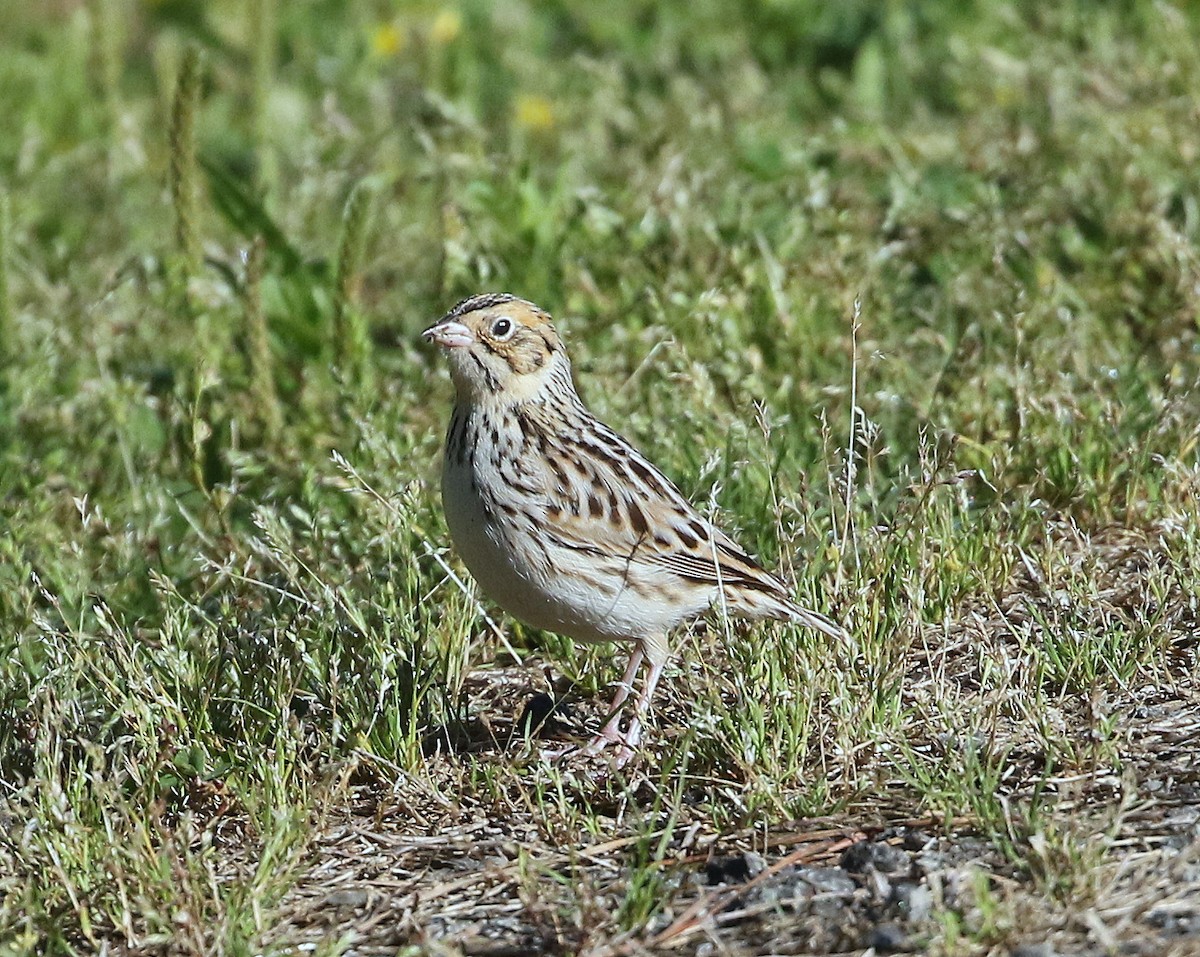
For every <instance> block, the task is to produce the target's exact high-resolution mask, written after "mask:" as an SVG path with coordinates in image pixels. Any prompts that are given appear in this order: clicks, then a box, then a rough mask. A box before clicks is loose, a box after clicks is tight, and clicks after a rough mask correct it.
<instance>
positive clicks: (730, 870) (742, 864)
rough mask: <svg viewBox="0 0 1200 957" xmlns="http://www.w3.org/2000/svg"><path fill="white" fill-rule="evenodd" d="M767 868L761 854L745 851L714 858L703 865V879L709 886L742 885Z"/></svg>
mask: <svg viewBox="0 0 1200 957" xmlns="http://www.w3.org/2000/svg"><path fill="white" fill-rule="evenodd" d="M766 866H767V862H766V861H764V860H763V858H762V855H761V854H755V853H754V852H753V851H747V852H746V853H745V854H731V855H729V856H728V857H714V858H713V859H712V860H710V861H709V862H708V863H707V864H705V865H704V877H705V879H706V880H707V881H708V883H709V884H744V883H745V882H746V881H748V880H750V878H752V877H754V876H755V875H756V874H758V873H760V872H761V871H762V870H763V868H765V867H766Z"/></svg>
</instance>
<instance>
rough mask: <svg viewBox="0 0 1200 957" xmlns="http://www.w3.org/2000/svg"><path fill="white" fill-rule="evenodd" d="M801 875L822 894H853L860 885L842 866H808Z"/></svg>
mask: <svg viewBox="0 0 1200 957" xmlns="http://www.w3.org/2000/svg"><path fill="white" fill-rule="evenodd" d="M800 877H801V878H802V879H803V880H804V881H806V882H807V883H809V884H810V885H812V888H813V890H815V891H818V892H820V893H822V894H853V893H854V891H855V890H856V889H857V887H858V885H857V884H855V883H854V879H853V878H851V877H850V875H849V874H847V873H846V872H845V871H844V870H843V869H842V868H840V867H806V868H804V869H803V870H802V871H800Z"/></svg>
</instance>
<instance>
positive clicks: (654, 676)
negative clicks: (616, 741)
mask: <svg viewBox="0 0 1200 957" xmlns="http://www.w3.org/2000/svg"><path fill="white" fill-rule="evenodd" d="M666 664H667V663H666V662H665V661H655V662H653V663H652V664H651V665H650V672H649V674H647V675H646V681H645V683H644V684H643V685H642V693H641V694H639V695H638V699H637V704H636V705H634V708H633V720H631V721H630V722H629V730H628V731H626V732H625V748H627V749H628V750H629V752H630V753H631V754H632V753H633V749H634V748H636V747H637V746H638V744H639V743H640V742H641V740H642V721H643V719H644V718H645V717H646V712H648V711H649V710H650V698H651V696H653V694H654V688H655V686H656V685H657V684H658V679H659V678H661V677H662V673H663V669H664V668H665V667H666ZM623 750H624V749H623ZM622 763H624V762H622Z"/></svg>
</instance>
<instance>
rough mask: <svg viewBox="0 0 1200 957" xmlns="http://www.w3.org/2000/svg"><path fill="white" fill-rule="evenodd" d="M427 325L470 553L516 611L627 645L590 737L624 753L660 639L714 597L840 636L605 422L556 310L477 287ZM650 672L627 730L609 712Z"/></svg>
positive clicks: (453, 506) (448, 491)
mask: <svg viewBox="0 0 1200 957" xmlns="http://www.w3.org/2000/svg"><path fill="white" fill-rule="evenodd" d="M424 334H425V336H426V337H427V338H429V339H431V340H433V341H435V342H437V343H439V344H440V345H442V346H443V347H444V348H445V350H446V352H447V354H448V356H449V359H450V369H451V374H452V376H453V378H454V383H455V388H456V391H457V402H456V405H455V408H454V413H453V415H452V417H451V420H450V428H449V431H448V433H447V438H446V452H445V460H444V463H443V470H442V501H443V505H444V508H445V511H446V521H447V524H448V525H449V527H450V533H451V536H452V537H453V539H454V543H455V546H456V547H457V549H458V551H459V553H460V555H461V556H462V559H463V561H464V562H465V563H466V565H467V567H468V568H469V569H470V571H471V574H472V575H474V576H475V578H476V580H477V581H478V582H479V584H480V586H481V588H482V589H483V591H484V593H485V594H486V595H487V596H488V597H489V598H491V599H492V600H493V601H495V602H496V603H497V604H499V605H500V606H501V607H502V608H504V609H505V610H506V611H508V612H509V613H510V614H512V615H514V616H515V617H517V618H519V619H521V620H522V621H525V622H527V623H528V624H530V625H533V626H534V627H537V628H542V629H545V630H548V631H554V632H558V633H560V634H564V635H568V636H569V637H571V638H574V639H577V640H581V641H635V642H637V644H636V646H635V649H634V652H633V654H632V656H631V660H630V664H629V667H628V668H627V670H626V674H625V677H624V679H623V680H622V683H621V686H620V687H619V689H618V691H617V696H616V700H615V701H614V711H613V714H612V717H611V718H610V720H609V721H608V723H607V724H606V725H605V727H604V729H603V730H602V731H601V733H600V735H599V736H598V737H597V738H596V739H595V740H594V741H593V742H592V744H591V745H590V746H589V747H590V749H591V750H593V751H594V750H598V749H599V748H601V747H603V745H604V744H605V743H608V742H620V743H621V744H622V750H621V754H620V758H619V760H622V761H623V760H625V759H627V758H628V756H629V755H630V754H631V753H632V749H633V748H634V747H635V746H636V745H637V743H638V740H639V737H640V729H641V721H642V718H643V716H644V714H645V711H646V709H647V707H648V705H649V701H650V696H651V695H652V693H653V690H654V685H655V684H656V683H657V681H658V678H659V676H660V675H661V673H662V668H663V665H664V664H665V662H666V660H667V657H668V652H669V649H668V645H667V636H668V634H669V633H670V632H671V630H672V629H673V628H675V627H676V626H677V625H679V624H680V623H682V622H684V621H687V620H689V619H691V618H694V617H696V616H697V615H699V614H702V613H703V612H704V611H705V610H706V609H708V608H709V607H710V606H711V605H713V604H714V603H717V602H718V601H719V600H720V599H721V597H722V594H723V598H724V601H723V603H724V606H725V607H726V609H727V610H728V612H729V613H730V614H731V615H735V616H738V617H743V618H751V619H754V618H776V619H785V620H786V619H790V620H794V621H796V622H799V623H801V624H804V625H808V626H809V627H812V628H816V629H818V630H820V631H822V632H824V633H825V634H827V635H830V636H835V637H840V636H842V635H843V632H842V630H841V628H840V627H839V626H838V625H836V624H835V623H834V622H832V621H830V620H829V619H828V618H826V617H824V616H823V615H819V614H817V613H816V612H812V611H808V610H806V609H804V608H801V607H800V606H798V605H797V604H795V602H794V601H793V600H792V599H791V597H790V596H789V594H788V592H787V589H786V588H785V587H784V585H783V583H782V582H780V581H779V579H777V578H775V577H774V576H773V575H771V574H769V573H768V572H766V571H764V570H763V569H762V568H761V567H760V566H759V565H758V564H757V562H755V561H754V559H752V558H750V557H749V556H748V555H747V554H746V553H745V552H744V551H742V549H741V548H739V547H738V546H737V545H736V544H735V543H734V542H733V541H732V540H731V539H730V538H729V537H728V536H727V535H725V533H724V532H722V531H720V529H718V528H716V527H715V526H713V525H712V524H711V523H710V522H708V521H707V520H706V519H704V518H703V517H702V516H701V515H699V514H698V513H697V512H696V510H695V509H694V508H692V506H691V505H690V504H689V503H688V502H687V500H686V499H685V498H684V497H683V495H682V494H681V493H680V492H679V490H678V489H677V488H676V487H675V486H674V484H672V482H671V480H670V479H668V478H667V477H666V476H665V475H663V474H662V472H660V471H659V470H658V469H657V468H655V467H654V466H653V465H652V464H651V463H650V462H648V461H647V460H646V459H645V458H644V457H643V456H642V455H641V453H639V452H638V451H637V450H636V449H634V448H633V446H631V445H630V444H629V443H628V442H627V441H626V440H625V439H623V438H622V437H621V436H619V435H618V434H617V433H616V432H614V431H613V430H612V429H610V428H608V426H606V425H604V424H603V423H601V422H600V421H598V420H597V419H596V418H595V417H594V416H593V415H592V414H591V413H590V412H588V410H587V409H586V408H585V407H584V405H583V402H582V401H581V400H580V398H579V396H578V395H577V393H576V392H575V387H574V384H573V382H572V379H571V366H570V362H569V360H568V358H567V354H566V350H565V349H564V348H563V344H562V340H561V339H560V338H559V335H558V333H557V331H556V330H555V328H554V326H553V324H552V323H551V320H550V316H549V315H547V314H546V313H545V312H544V311H542V310H541V309H539V308H538V307H537V306H535V305H533V304H532V303H529V302H526V301H525V300H523V299H518V298H516V297H515V296H510V295H507V294H501V293H498V294H488V295H482V296H474V297H472V298H470V299H466V300H464V301H463V302H461V303H459V304H458V305H457V306H455V307H454V308H453V309H452V310H451V311H450V312H449V313H447V314H446V315H445V316H444V317H443V318H442V319H441V320H440V321H439V322H438V323H436V324H435V325H433V326H431V327H430V328H429V329H427V330H426V331H425V333H424ZM643 658H644V659H645V660H647V661H648V662H649V665H650V668H649V673H648V675H647V677H646V681H645V683H644V685H643V688H642V692H641V694H640V695H639V698H638V702H637V706H636V709H635V713H634V717H633V719H632V720H631V722H630V725H629V728H628V730H627V731H626V732H625V734H623V735H622V734H621V733H620V730H619V728H620V726H619V721H620V713H619V711H618V710H617V709H619V707H620V706H621V705H622V704H623V703H624V700H625V698H626V696H627V695H628V694H629V691H630V685H631V684H632V681H633V679H634V678H635V677H636V675H637V670H638V668H639V667H640V665H641V662H642V660H643Z"/></svg>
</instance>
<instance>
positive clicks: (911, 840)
mask: <svg viewBox="0 0 1200 957" xmlns="http://www.w3.org/2000/svg"><path fill="white" fill-rule="evenodd" d="M932 843H933V838H932V837H930V836H929V835H928V834H926V833H925V832H924V831H919V830H917V829H916V828H912V829H910V830H906V831H905V832H904V840H903V842H902V843H901V845H900V846H901V847H903V848H904V849H905V850H906V851H923V850H925V848H927V847H928V846H929V845H930V844H932Z"/></svg>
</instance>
